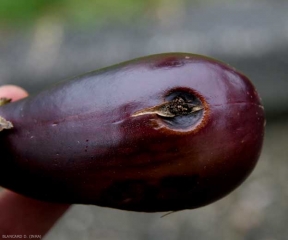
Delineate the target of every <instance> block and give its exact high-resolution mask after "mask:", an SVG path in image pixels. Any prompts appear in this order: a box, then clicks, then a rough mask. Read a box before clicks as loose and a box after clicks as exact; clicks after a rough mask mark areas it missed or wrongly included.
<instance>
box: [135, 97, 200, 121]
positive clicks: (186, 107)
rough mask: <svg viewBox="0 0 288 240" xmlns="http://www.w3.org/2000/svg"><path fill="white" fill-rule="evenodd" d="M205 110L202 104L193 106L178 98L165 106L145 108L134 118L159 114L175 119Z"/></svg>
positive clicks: (164, 104)
mask: <svg viewBox="0 0 288 240" xmlns="http://www.w3.org/2000/svg"><path fill="white" fill-rule="evenodd" d="M202 109H203V106H202V105H200V104H193V103H192V102H191V101H189V100H188V101H187V100H185V99H184V98H182V97H180V96H177V97H175V98H174V99H172V100H171V101H169V102H165V103H163V104H160V105H157V106H154V107H151V108H145V109H142V110H140V111H137V112H136V113H134V114H133V115H132V116H133V117H136V116H140V115H145V114H153V113H154V114H157V115H159V116H161V117H167V118H173V117H176V116H185V115H190V114H192V113H194V112H198V111H200V110H202Z"/></svg>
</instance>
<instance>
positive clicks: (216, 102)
mask: <svg viewBox="0 0 288 240" xmlns="http://www.w3.org/2000/svg"><path fill="white" fill-rule="evenodd" d="M179 94H180V95H183V94H184V95H185V94H188V95H189V96H192V97H194V98H195V99H198V101H200V103H201V105H202V106H203V109H202V110H200V111H198V112H197V113H193V114H190V115H185V116H177V117H174V118H166V117H161V116H159V115H158V114H155V113H150V114H145V115H137V112H139V111H142V110H143V109H147V108H151V107H153V106H157V105H160V104H163V103H164V102H166V101H169V98H170V99H171V98H173V96H174V97H175V96H178V95H179ZM184 95H183V96H184ZM171 96H172V97H171ZM0 116H1V117H3V118H5V119H6V120H8V121H11V122H12V124H13V125H14V128H12V129H8V130H3V131H2V132H0V152H1V157H0V158H1V160H0V185H1V186H3V187H5V188H8V189H10V190H13V191H15V192H18V193H20V194H24V195H26V196H29V197H32V198H36V199H41V200H45V201H53V202H61V203H80V204H95V205H99V206H105V207H111V208H118V209H125V210H133V211H141V212H158V211H177V210H182V209H193V208H197V207H201V206H204V205H207V204H209V203H212V202H214V201H216V200H218V199H220V198H222V197H224V196H225V195H227V194H228V193H229V192H231V191H232V190H234V189H235V188H236V187H237V186H239V185H240V184H241V183H242V182H243V181H244V180H245V179H246V178H247V176H248V175H249V174H250V173H251V171H252V170H253V168H254V166H255V165H256V163H257V160H258V158H259V155H260V152H261V147H262V142H263V136H264V128H265V127H264V125H265V117H264V109H263V106H262V104H261V101H260V99H259V96H258V94H257V92H256V90H255V88H254V86H253V85H252V83H251V82H250V81H249V79H248V78H247V77H246V76H244V75H243V74H242V73H239V72H237V71H236V70H235V69H234V68H232V67H230V66H228V65H226V64H224V63H222V62H220V61H217V60H214V59H212V58H208V57H204V56H201V55H195V54H188V53H168V54H158V55H152V56H148V57H143V58H139V59H135V60H132V61H129V62H124V63H121V64H118V65H115V66H112V67H108V68H104V69H100V70H98V71H94V72H90V73H87V74H85V75H82V76H79V77H76V78H74V79H72V80H70V81H67V82H64V83H60V84H58V85H56V86H54V87H52V88H50V89H48V90H45V91H43V92H41V93H39V94H37V95H35V96H31V97H27V98H25V99H23V100H20V101H17V102H14V103H9V104H7V105H4V106H2V107H0Z"/></svg>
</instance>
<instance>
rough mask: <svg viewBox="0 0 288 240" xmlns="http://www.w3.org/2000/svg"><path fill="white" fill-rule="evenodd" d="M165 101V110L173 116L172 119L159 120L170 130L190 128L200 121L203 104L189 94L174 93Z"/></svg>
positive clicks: (184, 92) (183, 92) (182, 92)
mask: <svg viewBox="0 0 288 240" xmlns="http://www.w3.org/2000/svg"><path fill="white" fill-rule="evenodd" d="M165 101H167V102H169V104H168V105H167V110H168V111H169V112H170V113H171V114H172V115H175V116H174V117H172V118H171V117H165V116H161V118H162V119H163V121H164V122H165V123H166V124H167V125H168V126H169V127H171V128H176V129H185V128H190V127H191V126H193V125H195V124H197V123H198V122H199V121H200V120H201V119H202V116H203V112H204V107H203V103H202V102H201V100H200V99H199V98H198V97H197V96H195V95H194V94H192V93H190V92H187V91H181V90H180V91H174V92H172V93H170V94H168V95H167V96H166V97H165ZM199 109H200V110H199Z"/></svg>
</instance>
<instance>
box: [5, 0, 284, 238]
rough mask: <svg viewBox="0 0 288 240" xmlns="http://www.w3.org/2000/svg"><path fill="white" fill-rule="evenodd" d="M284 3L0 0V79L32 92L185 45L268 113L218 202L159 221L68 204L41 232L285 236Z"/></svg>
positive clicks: (105, 235)
mask: <svg viewBox="0 0 288 240" xmlns="http://www.w3.org/2000/svg"><path fill="white" fill-rule="evenodd" d="M287 10H288V2H287V1H285V0H243V1H235V0H216V1H212V0H205V1H201V0H197V1H196V0H191V1H189V0H178V1H177V0H147V1H144V0H122V1H120V0H119V1H116V0H110V1H109V0H106V1H105V0H95V1H89V0H83V1H76V0H46V1H45V0H17V1H11V0H0V84H1V85H3V84H17V85H20V86H22V87H24V88H25V89H27V90H28V91H29V92H30V93H31V94H36V93H37V92H39V91H41V90H42V89H44V88H46V87H48V86H50V85H51V84H54V83H56V82H58V81H60V80H62V79H66V78H70V77H72V76H74V75H78V74H82V73H84V72H87V71H91V70H94V69H97V68H101V67H105V66H109V65H112V64H116V63H118V62H121V61H125V60H129V59H132V58H136V57H141V56H144V55H149V54H155V53H161V52H194V53H199V54H205V55H209V56H212V57H215V58H218V59H220V60H222V61H225V62H227V63H229V64H230V65H232V66H234V67H235V68H237V69H239V70H241V71H242V72H244V73H245V74H246V75H247V76H248V77H249V78H250V79H251V80H252V82H253V83H254V84H255V86H256V88H257V89H258V91H259V93H260V95H261V97H262V100H263V103H264V106H265V110H266V115H267V118H268V122H267V130H266V136H265V144H264V147H263V152H262V155H261V158H260V160H259V163H258V165H257V167H256V169H255V171H254V172H253V173H252V175H251V176H250V177H249V178H248V180H246V181H245V183H244V184H242V186H240V187H239V188H238V189H237V190H236V191H234V192H233V193H232V194H230V195H229V196H227V197H225V198H224V199H222V200H220V201H218V202H216V203H214V204H212V205H209V206H207V207H203V208H200V209H196V210H186V211H182V212H177V213H174V214H171V215H168V216H167V217H164V218H161V216H162V214H157V213H155V214H145V213H133V212H125V211H119V210H114V209H107V208H100V207H97V206H81V205H75V206H73V207H72V209H71V210H70V211H69V212H68V213H67V214H66V215H65V216H64V217H63V218H62V219H61V220H60V221H59V223H58V224H57V225H56V226H55V227H54V228H53V229H52V231H51V232H50V233H49V234H48V235H47V237H46V239H49V240H50V239H51V240H52V239H72V240H73V239H103V240H108V239H113V240H114V239H115V240H116V239H120V240H121V239H123V240H129V239H133V240H138V239H141V240H142V239H143V240H148V239H151V240H154V239H155V240H159V239H165V240H170V239H171V240H172V239H177V240H178V239H179V240H186V239H187V240H188V239H197V240H202V239H203V240H207V239H221V240H231V239H233V240H238V239H239V240H240V239H247V240H259V239H261V240H282V239H283V240H284V239H287V236H288V228H287V227H286V223H287V222H288V201H287V198H288V189H287V182H288V167H287V160H288V148H287V143H288V134H287V133H288V121H287V120H288V80H287V75H288V60H287V59H288V14H287ZM0 227H1V226H0Z"/></svg>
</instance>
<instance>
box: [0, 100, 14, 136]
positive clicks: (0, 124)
mask: <svg viewBox="0 0 288 240" xmlns="http://www.w3.org/2000/svg"><path fill="white" fill-rule="evenodd" d="M9 102H11V99H8V98H0V106H3V105H5V104H7V103H9ZM10 128H13V124H12V123H11V122H9V121H7V120H6V119H5V118H3V117H1V116H0V132H1V131H2V130H3V129H10Z"/></svg>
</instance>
